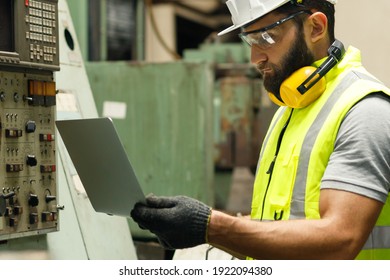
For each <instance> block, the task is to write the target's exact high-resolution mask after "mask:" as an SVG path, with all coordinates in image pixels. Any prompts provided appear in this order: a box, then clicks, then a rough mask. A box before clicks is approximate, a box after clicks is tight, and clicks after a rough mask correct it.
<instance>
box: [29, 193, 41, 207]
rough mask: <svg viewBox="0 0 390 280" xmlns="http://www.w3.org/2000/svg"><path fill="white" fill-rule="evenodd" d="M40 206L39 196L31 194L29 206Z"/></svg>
mask: <svg viewBox="0 0 390 280" xmlns="http://www.w3.org/2000/svg"><path fill="white" fill-rule="evenodd" d="M38 204H39V199H38V196H37V195H36V194H30V197H29V199H28V205H30V206H31V207H35V206H38Z"/></svg>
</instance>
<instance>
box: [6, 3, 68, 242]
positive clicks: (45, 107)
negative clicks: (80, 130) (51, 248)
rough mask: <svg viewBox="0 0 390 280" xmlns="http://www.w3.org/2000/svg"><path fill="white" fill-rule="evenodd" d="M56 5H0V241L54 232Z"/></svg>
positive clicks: (55, 200) (56, 208)
mask: <svg viewBox="0 0 390 280" xmlns="http://www.w3.org/2000/svg"><path fill="white" fill-rule="evenodd" d="M57 9H58V3H57V1H56V0H55V1H54V0H46V1H38V0H35V1H32V0H2V1H0V38H6V39H7V40H2V42H1V43H0V240H8V239H12V238H21V237H25V236H31V235H38V234H46V233H49V232H53V231H57V230H58V229H59V227H58V224H59V215H58V210H59V208H60V207H59V206H58V196H57V176H56V162H57V160H56V158H57V157H56V141H55V140H56V135H55V116H56V91H57V90H56V82H55V71H57V70H59V53H58V27H57V26H58V11H57Z"/></svg>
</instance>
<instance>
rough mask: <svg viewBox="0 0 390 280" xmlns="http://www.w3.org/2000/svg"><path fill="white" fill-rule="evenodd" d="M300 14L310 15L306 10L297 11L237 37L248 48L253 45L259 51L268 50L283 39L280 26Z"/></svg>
mask: <svg viewBox="0 0 390 280" xmlns="http://www.w3.org/2000/svg"><path fill="white" fill-rule="evenodd" d="M302 14H308V15H311V14H312V13H311V12H310V11H308V10H304V11H299V12H297V13H294V14H291V15H289V16H288V17H285V18H282V19H281V20H279V21H277V22H275V23H273V24H271V25H268V26H266V27H263V28H261V29H256V30H252V31H248V32H241V33H240V34H239V35H238V36H239V37H240V38H241V39H242V40H243V41H244V42H245V43H247V44H248V45H249V46H253V45H255V46H257V47H259V48H261V49H268V48H270V47H271V46H272V45H274V44H276V43H277V42H279V41H280V40H281V38H282V37H283V31H282V29H281V27H280V25H281V24H283V23H285V22H286V21H289V20H290V19H293V18H295V17H296V16H299V15H302Z"/></svg>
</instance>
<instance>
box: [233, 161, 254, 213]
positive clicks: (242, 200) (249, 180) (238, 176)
mask: <svg viewBox="0 0 390 280" xmlns="http://www.w3.org/2000/svg"><path fill="white" fill-rule="evenodd" d="M253 182H254V175H253V174H252V173H251V172H250V170H249V169H248V168H235V169H234V170H233V177H232V183H231V186H230V193H229V196H228V200H227V204H226V211H227V212H230V213H232V214H234V213H241V214H242V215H249V214H250V210H251V202H252V191H253Z"/></svg>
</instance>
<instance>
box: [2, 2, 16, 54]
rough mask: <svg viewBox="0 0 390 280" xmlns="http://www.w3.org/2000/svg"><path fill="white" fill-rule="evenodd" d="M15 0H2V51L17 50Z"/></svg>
mask: <svg viewBox="0 0 390 280" xmlns="http://www.w3.org/2000/svg"><path fill="white" fill-rule="evenodd" d="M13 15H14V11H13V0H2V1H0V38H1V39H0V52H1V51H3V52H13V51H15V42H14V36H13V33H14V19H13Z"/></svg>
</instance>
